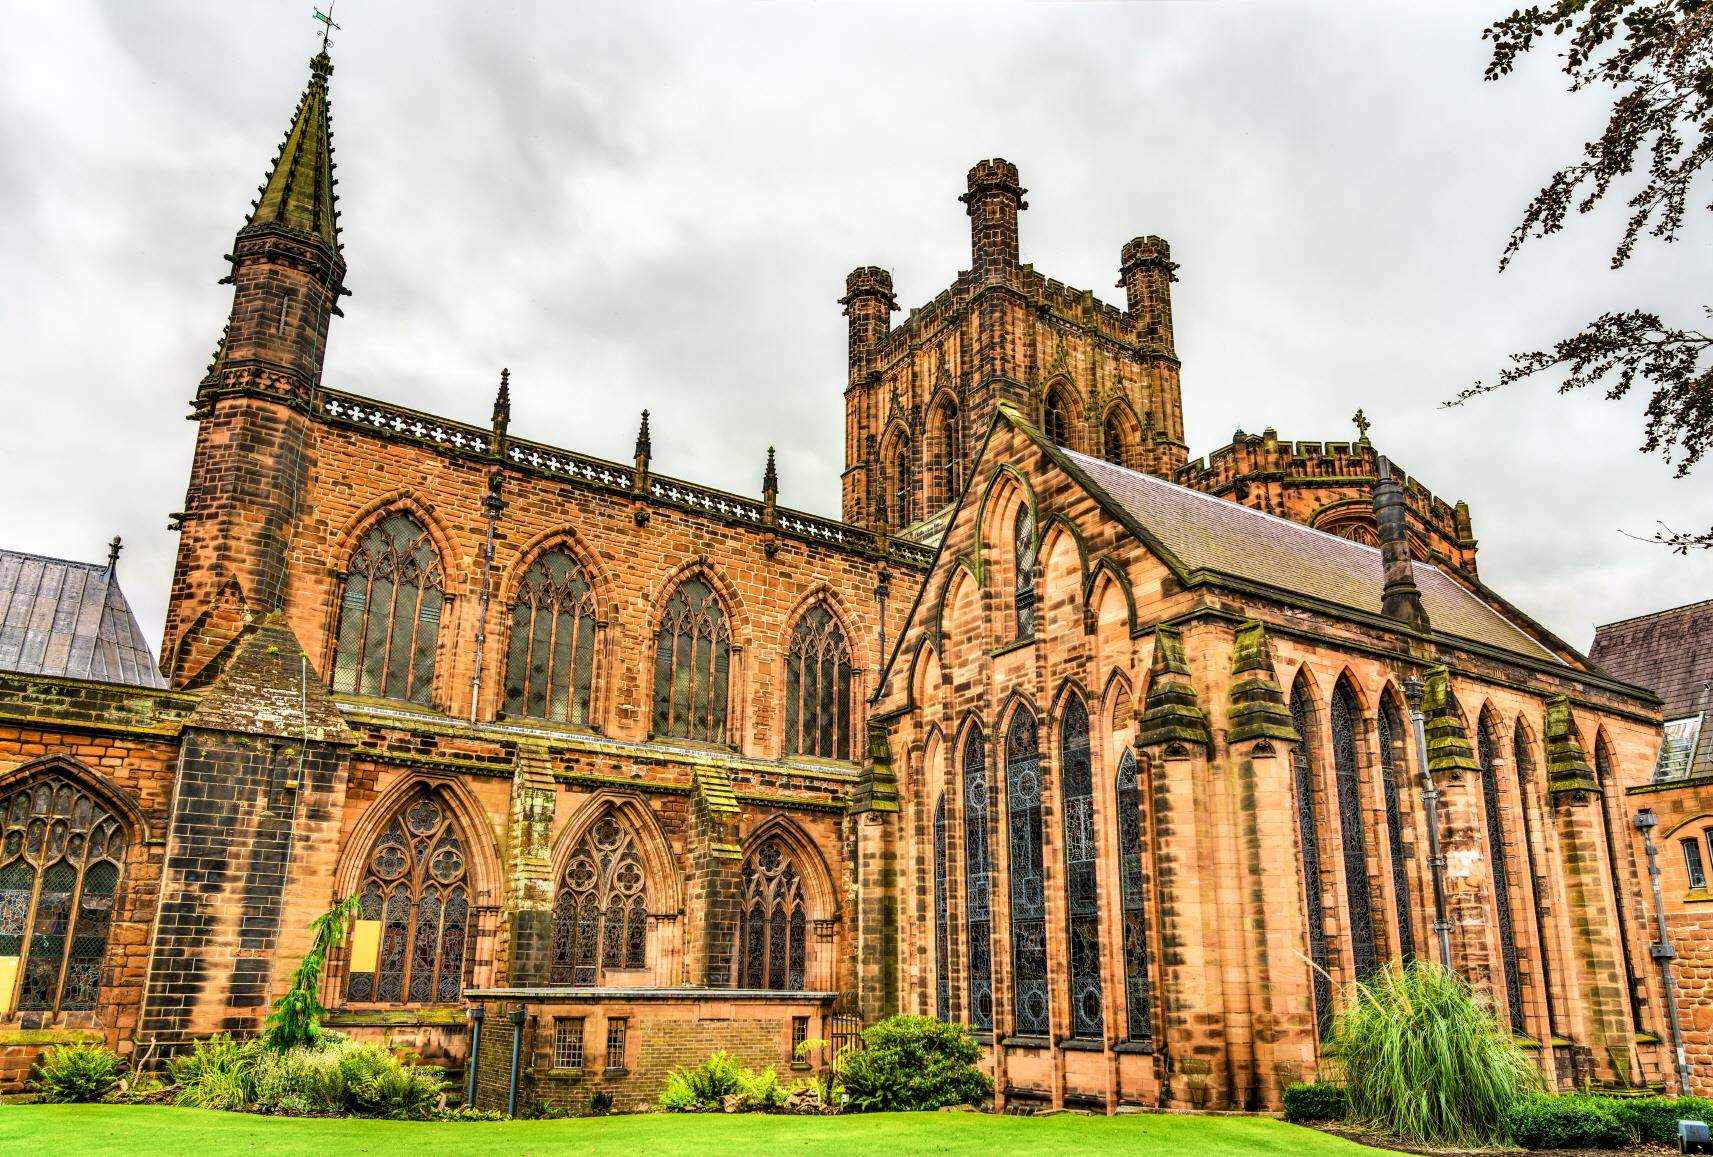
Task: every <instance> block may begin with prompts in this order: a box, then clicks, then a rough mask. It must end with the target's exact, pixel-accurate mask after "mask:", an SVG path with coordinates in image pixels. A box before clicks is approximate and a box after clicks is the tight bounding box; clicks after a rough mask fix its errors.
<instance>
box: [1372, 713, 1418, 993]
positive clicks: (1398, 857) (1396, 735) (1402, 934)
mask: <svg viewBox="0 0 1713 1157" xmlns="http://www.w3.org/2000/svg"><path fill="white" fill-rule="evenodd" d="M1403 735H1404V728H1403V721H1402V719H1401V718H1400V717H1399V715H1398V707H1397V704H1396V703H1394V702H1393V701H1392V700H1391V699H1384V700H1382V701H1381V703H1380V784H1381V787H1382V788H1383V789H1384V792H1385V797H1386V848H1387V850H1388V851H1389V852H1390V853H1391V859H1392V908H1393V910H1394V911H1395V912H1396V913H1397V915H1398V955H1399V956H1401V957H1403V959H1405V960H1414V959H1415V956H1416V930H1415V924H1414V922H1413V916H1412V911H1413V910H1412V908H1411V906H1410V875H1409V872H1408V870H1407V869H1406V868H1405V867H1404V816H1403V813H1402V811H1400V809H1399V806H1398V800H1399V798H1400V795H1401V793H1402V792H1403V791H1404V790H1405V789H1406V787H1407V785H1406V783H1405V782H1404V777H1405V775H1406V772H1405V770H1404V761H1403V760H1402V759H1400V758H1399V755H1398V748H1397V744H1398V743H1399V742H1400V741H1401V740H1402V738H1403Z"/></svg>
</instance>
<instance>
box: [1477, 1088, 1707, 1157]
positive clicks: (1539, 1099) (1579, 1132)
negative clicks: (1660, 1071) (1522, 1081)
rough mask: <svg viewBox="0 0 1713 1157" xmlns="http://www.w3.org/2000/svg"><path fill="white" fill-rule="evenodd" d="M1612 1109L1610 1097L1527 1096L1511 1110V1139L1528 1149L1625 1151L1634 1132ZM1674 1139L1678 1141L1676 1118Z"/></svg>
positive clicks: (1673, 1125)
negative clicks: (1631, 1132) (1624, 1148)
mask: <svg viewBox="0 0 1713 1157" xmlns="http://www.w3.org/2000/svg"><path fill="white" fill-rule="evenodd" d="M1610 1106H1611V1098H1608V1097H1589V1096H1582V1095H1577V1094H1572V1095H1568V1096H1553V1095H1551V1094H1546V1093H1542V1094H1538V1095H1536V1096H1531V1097H1524V1098H1522V1099H1520V1100H1519V1101H1517V1103H1516V1104H1514V1105H1513V1106H1512V1107H1511V1112H1510V1120H1509V1122H1508V1124H1509V1131H1510V1134H1511V1139H1512V1141H1513V1142H1514V1143H1516V1144H1518V1145H1521V1146H1522V1147H1523V1148H1525V1149H1621V1148H1623V1147H1624V1146H1625V1145H1628V1144H1629V1142H1630V1131H1629V1129H1627V1128H1626V1127H1625V1126H1624V1123H1623V1122H1622V1121H1620V1120H1619V1119H1618V1116H1617V1114H1616V1113H1614V1112H1613V1111H1612V1109H1611V1107H1610ZM1671 1136H1672V1140H1674V1141H1675V1140H1676V1139H1677V1123H1676V1121H1675V1119H1674V1120H1673V1122H1672V1127H1671Z"/></svg>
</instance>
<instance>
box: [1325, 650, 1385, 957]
mask: <svg viewBox="0 0 1713 1157" xmlns="http://www.w3.org/2000/svg"><path fill="white" fill-rule="evenodd" d="M1360 721H1361V716H1360V714H1359V713H1358V711H1357V708H1356V701H1355V700H1354V699H1353V698H1352V697H1351V694H1350V690H1349V688H1347V687H1346V686H1344V685H1343V684H1342V683H1341V684H1340V685H1339V686H1338V687H1337V688H1336V689H1335V690H1334V691H1333V693H1332V762H1333V774H1334V777H1335V779H1336V781H1337V783H1336V786H1337V789H1338V828H1339V835H1340V837H1341V841H1340V842H1341V843H1342V845H1343V847H1342V851H1343V853H1344V892H1345V899H1346V901H1347V903H1348V904H1349V907H1350V955H1351V963H1352V964H1353V965H1354V966H1355V972H1356V978H1357V979H1358V980H1366V979H1368V977H1370V976H1372V975H1373V974H1374V970H1375V969H1376V968H1378V967H1379V963H1380V962H1379V952H1378V951H1377V949H1376V947H1375V943H1374V900H1373V896H1372V895H1371V893H1370V891H1369V887H1368V838H1367V834H1366V833H1365V832H1364V830H1363V817H1362V776H1361V771H1360V768H1359V767H1358V764H1357V754H1356V728H1357V726H1358V725H1359V723H1360Z"/></svg>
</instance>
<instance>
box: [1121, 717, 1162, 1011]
mask: <svg viewBox="0 0 1713 1157" xmlns="http://www.w3.org/2000/svg"><path fill="white" fill-rule="evenodd" d="M1144 842H1145V841H1144V840H1143V821H1142V783H1141V776H1140V775H1139V774H1138V769H1137V766H1136V757H1135V756H1134V755H1132V754H1131V753H1130V751H1129V749H1128V748H1127V749H1125V752H1124V754H1123V755H1121V756H1119V758H1118V882H1119V892H1120V896H1119V901H1120V906H1121V907H1122V909H1123V912H1124V1005H1125V1016H1124V1024H1125V1032H1126V1035H1127V1036H1128V1038H1129V1039H1130V1040H1152V1039H1153V1037H1154V1012H1153V1004H1154V1001H1153V990H1152V989H1151V987H1150V986H1149V983H1148V904H1147V895H1148V879H1147V875H1146V868H1145V866H1144V864H1143V860H1142V849H1143V845H1144Z"/></svg>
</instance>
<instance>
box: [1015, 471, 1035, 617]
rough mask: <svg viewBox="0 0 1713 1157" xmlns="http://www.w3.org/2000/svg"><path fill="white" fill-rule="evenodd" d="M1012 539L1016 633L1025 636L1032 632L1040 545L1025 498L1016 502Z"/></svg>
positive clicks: (1031, 513) (1033, 515)
mask: <svg viewBox="0 0 1713 1157" xmlns="http://www.w3.org/2000/svg"><path fill="white" fill-rule="evenodd" d="M1012 542H1013V544H1014V546H1015V552H1014V557H1015V558H1016V560H1017V598H1016V603H1017V637H1018V638H1019V639H1026V638H1028V637H1029V636H1030V635H1033V634H1034V633H1035V562H1036V559H1037V556H1038V553H1039V547H1040V544H1039V543H1038V542H1036V539H1035V512H1034V511H1033V510H1031V509H1029V503H1027V502H1021V503H1019V504H1018V506H1017V523H1016V526H1015V528H1014V533H1013V535H1012Z"/></svg>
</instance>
